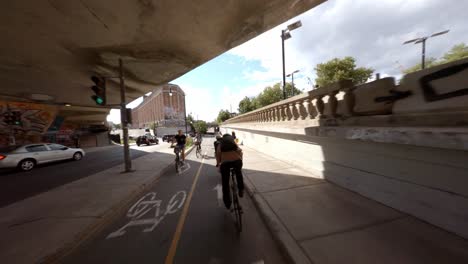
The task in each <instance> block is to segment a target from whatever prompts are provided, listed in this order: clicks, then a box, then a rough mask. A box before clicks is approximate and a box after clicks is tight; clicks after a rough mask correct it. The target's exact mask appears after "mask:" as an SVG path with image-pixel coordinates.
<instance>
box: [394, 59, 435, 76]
mask: <svg viewBox="0 0 468 264" xmlns="http://www.w3.org/2000/svg"><path fill="white" fill-rule="evenodd" d="M424 64H425V67H426V68H430V67H434V66H437V65H439V64H440V63H439V62H438V61H437V59H436V58H433V57H430V58H427V59H426V61H425V62H424ZM419 70H421V63H418V64H416V65H414V66H413V67H411V68H408V69H405V70H403V73H405V74H408V73H410V72H415V71H419Z"/></svg>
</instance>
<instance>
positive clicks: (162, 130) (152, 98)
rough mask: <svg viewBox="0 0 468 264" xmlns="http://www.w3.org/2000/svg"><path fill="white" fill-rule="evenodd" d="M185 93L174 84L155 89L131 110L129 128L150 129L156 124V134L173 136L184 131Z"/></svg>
mask: <svg viewBox="0 0 468 264" xmlns="http://www.w3.org/2000/svg"><path fill="white" fill-rule="evenodd" d="M184 117H185V93H184V91H183V90H182V89H181V88H180V87H179V86H178V85H175V84H165V85H161V86H159V87H157V88H156V89H154V90H153V91H152V93H151V94H150V95H149V96H145V97H144V98H143V102H142V103H141V104H140V105H139V106H137V107H135V108H133V109H132V125H131V128H134V129H138V128H150V127H151V124H152V123H155V124H157V126H158V128H157V134H158V135H162V134H174V133H175V132H176V131H177V130H178V129H183V130H185V118H184Z"/></svg>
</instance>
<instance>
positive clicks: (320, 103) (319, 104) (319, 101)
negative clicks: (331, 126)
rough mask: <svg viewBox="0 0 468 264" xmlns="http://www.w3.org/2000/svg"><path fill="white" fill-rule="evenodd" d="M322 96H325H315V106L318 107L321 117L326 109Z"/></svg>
mask: <svg viewBox="0 0 468 264" xmlns="http://www.w3.org/2000/svg"><path fill="white" fill-rule="evenodd" d="M322 97H323V96H319V97H317V98H315V107H316V109H317V113H318V114H319V117H323V110H324V109H325V104H324V103H323V100H322Z"/></svg>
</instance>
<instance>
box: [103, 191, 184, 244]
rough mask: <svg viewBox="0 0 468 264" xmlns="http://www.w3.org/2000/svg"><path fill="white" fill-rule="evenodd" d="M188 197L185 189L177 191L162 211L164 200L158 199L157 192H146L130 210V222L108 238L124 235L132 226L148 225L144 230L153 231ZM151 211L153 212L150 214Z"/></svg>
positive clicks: (128, 215)
mask: <svg viewBox="0 0 468 264" xmlns="http://www.w3.org/2000/svg"><path fill="white" fill-rule="evenodd" d="M186 197H187V194H186V192H185V191H179V192H177V193H176V194H174V195H173V196H172V198H171V199H170V200H169V202H168V203H167V206H166V210H165V211H164V212H161V204H162V201H161V200H156V192H150V193H147V194H145V195H144V196H143V197H141V198H140V200H138V201H137V202H136V203H135V204H134V205H133V206H132V207H130V209H129V210H128V212H127V217H128V218H130V219H131V220H130V222H128V223H127V224H125V225H124V226H122V227H121V228H119V229H118V230H117V231H114V232H112V233H110V234H109V235H108V236H107V238H106V239H109V238H114V237H119V236H122V235H124V234H125V233H126V230H125V229H126V228H127V227H131V226H147V227H146V228H145V229H143V232H151V231H153V230H154V229H155V228H156V227H157V226H158V224H159V223H161V221H162V220H163V219H164V218H165V217H166V216H167V215H169V214H173V213H176V212H177V211H178V210H179V209H180V208H181V207H182V205H183V204H184V202H185V198H186ZM151 211H153V213H151V214H150V212H151ZM144 216H146V217H145V218H144Z"/></svg>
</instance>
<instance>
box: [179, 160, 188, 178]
mask: <svg viewBox="0 0 468 264" xmlns="http://www.w3.org/2000/svg"><path fill="white" fill-rule="evenodd" d="M188 170H190V164H189V163H188V162H187V161H186V162H185V164H184V165H182V166H181V167H180V170H179V175H180V174H183V173H184V172H186V171H188Z"/></svg>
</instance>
